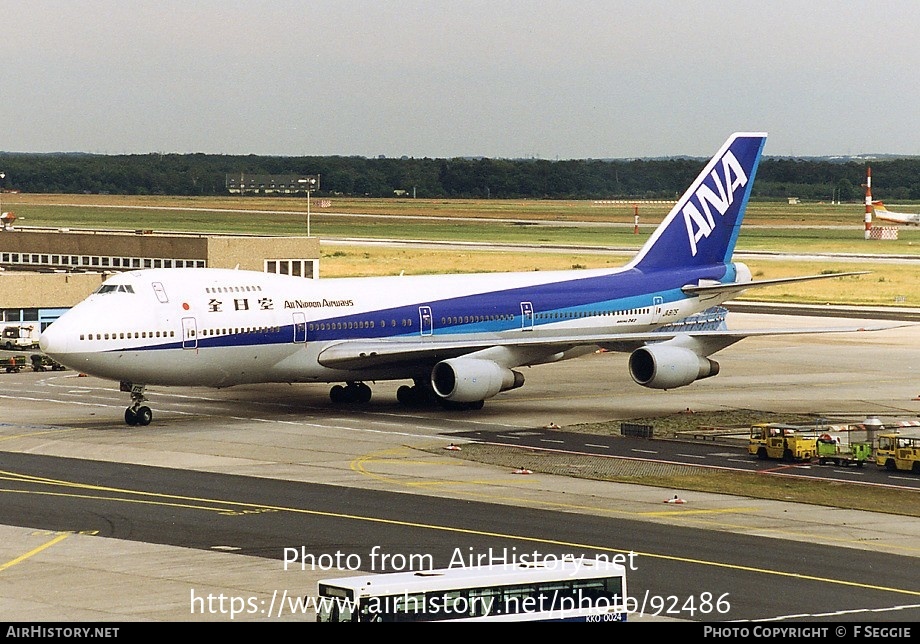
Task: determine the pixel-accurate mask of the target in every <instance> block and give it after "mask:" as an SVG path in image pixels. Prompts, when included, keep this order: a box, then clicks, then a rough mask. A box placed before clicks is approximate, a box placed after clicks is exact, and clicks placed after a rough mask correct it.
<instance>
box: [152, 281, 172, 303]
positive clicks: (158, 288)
mask: <svg viewBox="0 0 920 644" xmlns="http://www.w3.org/2000/svg"><path fill="white" fill-rule="evenodd" d="M151 286H153V292H154V293H156V294H157V300H159V302H160V304H166V303H167V302H169V297H167V296H166V289H165V288H163V283H162V282H154V283H153V284H151Z"/></svg>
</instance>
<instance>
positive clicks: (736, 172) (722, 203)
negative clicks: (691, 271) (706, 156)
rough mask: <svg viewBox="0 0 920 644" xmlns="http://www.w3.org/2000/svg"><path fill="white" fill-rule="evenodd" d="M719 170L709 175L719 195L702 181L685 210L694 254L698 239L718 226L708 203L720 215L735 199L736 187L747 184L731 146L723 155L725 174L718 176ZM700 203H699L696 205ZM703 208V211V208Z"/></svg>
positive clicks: (723, 172)
mask: <svg viewBox="0 0 920 644" xmlns="http://www.w3.org/2000/svg"><path fill="white" fill-rule="evenodd" d="M717 170H718V168H716V169H713V171H712V172H711V173H710V174H709V176H710V177H711V178H712V183H713V184H714V185H715V187H716V189H718V191H719V194H718V195H717V194H716V193H715V191H714V190H713V189H712V188H710V187H709V186H708V185H706V184H705V183H703V184H701V185H700V187H699V188H697V190H696V192H695V193H694V195H693V196H694V197H695V199H696V201H695V202H694V200H693V199H691V200H689V201H687V205H685V206H684V208H683V210H682V212H683V215H684V223H685V224H686V226H687V238H688V239H689V241H690V253H691V255H693V256H694V257H695V256H696V244H697V242H698V241H700V240H701V239H702V238H703V237H709V235H710V234H712V231H713V230H715V227H716V219H715V217H713V215H712V210H711V209H710V207H709V206H710V205H712V206H713V207H715V209H716V210H717V211H718V212H719V215H724V214H725V212H726V211H727V210H728V208H729V206H731V205H732V203H734V201H735V191H736V190H737V189H738V188H743V187H744V186H746V185H747V182H748V177H747V175H746V174H744V169H743V168H742V167H741V164H740V163H738V159H736V158H735V155H734V154H732V151H731V150H728V151H727V152H726V153H725V156H723V157H722V176H719V173H718V172H717ZM697 203H698V204H699V206H700V207H697ZM701 209H702V212H700V210H701ZM704 213H705V214H704Z"/></svg>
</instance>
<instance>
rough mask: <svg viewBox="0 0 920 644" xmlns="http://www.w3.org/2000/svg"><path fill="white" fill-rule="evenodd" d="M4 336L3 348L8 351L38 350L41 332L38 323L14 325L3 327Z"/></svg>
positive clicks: (2, 333)
mask: <svg viewBox="0 0 920 644" xmlns="http://www.w3.org/2000/svg"><path fill="white" fill-rule="evenodd" d="M0 335H2V336H3V337H2V342H3V347H4V348H5V349H6V350H7V351H11V350H13V349H36V348H38V338H39V336H40V335H41V330H40V329H39V328H38V323H35V324H12V325H7V326H5V327H3V331H2V332H0Z"/></svg>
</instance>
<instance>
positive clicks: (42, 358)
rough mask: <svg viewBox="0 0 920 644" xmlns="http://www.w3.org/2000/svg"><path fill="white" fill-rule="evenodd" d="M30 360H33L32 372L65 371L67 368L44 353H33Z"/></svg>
mask: <svg viewBox="0 0 920 644" xmlns="http://www.w3.org/2000/svg"><path fill="white" fill-rule="evenodd" d="M30 359H31V360H32V371H64V370H65V369H66V368H67V367H65V366H64V365H62V364H61V363H60V362H58V361H57V360H52V359H51V358H49V357H48V356H46V355H45V354H43V353H33V354H32V357H31V358H30Z"/></svg>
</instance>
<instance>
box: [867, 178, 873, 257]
mask: <svg viewBox="0 0 920 644" xmlns="http://www.w3.org/2000/svg"><path fill="white" fill-rule="evenodd" d="M871 236H872V168H871V167H869V166H866V239H869V238H870V237H871Z"/></svg>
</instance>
